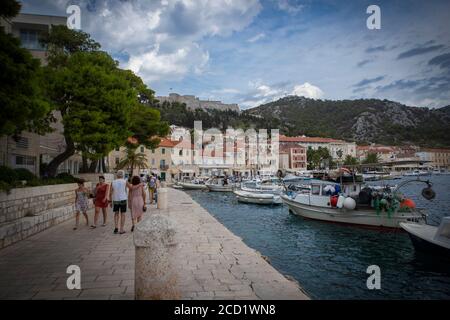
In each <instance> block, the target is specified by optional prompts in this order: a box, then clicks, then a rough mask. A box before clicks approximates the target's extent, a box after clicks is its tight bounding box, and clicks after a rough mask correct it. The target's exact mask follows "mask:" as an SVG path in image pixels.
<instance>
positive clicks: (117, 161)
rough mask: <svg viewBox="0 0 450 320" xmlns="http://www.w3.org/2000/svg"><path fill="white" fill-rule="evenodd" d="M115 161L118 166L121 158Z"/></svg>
mask: <svg viewBox="0 0 450 320" xmlns="http://www.w3.org/2000/svg"><path fill="white" fill-rule="evenodd" d="M115 163H116V166H117V165H119V163H120V158H116V161H115Z"/></svg>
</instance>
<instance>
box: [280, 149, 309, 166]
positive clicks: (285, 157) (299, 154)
mask: <svg viewBox="0 0 450 320" xmlns="http://www.w3.org/2000/svg"><path fill="white" fill-rule="evenodd" d="M306 150H307V149H306V147H303V146H296V147H291V146H286V145H285V146H282V147H280V152H279V154H280V165H279V167H280V169H289V170H293V171H303V170H306V169H307V164H308V162H307V155H306Z"/></svg>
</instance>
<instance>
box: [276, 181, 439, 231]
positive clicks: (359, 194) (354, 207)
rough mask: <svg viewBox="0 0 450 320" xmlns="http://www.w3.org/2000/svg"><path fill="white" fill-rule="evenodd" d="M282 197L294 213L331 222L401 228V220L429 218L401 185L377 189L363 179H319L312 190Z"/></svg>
mask: <svg viewBox="0 0 450 320" xmlns="http://www.w3.org/2000/svg"><path fill="white" fill-rule="evenodd" d="M412 181H421V180H412ZM422 182H423V181H422ZM430 190H431V189H430ZM427 192H428V191H427ZM431 192H433V191H432V190H431ZM433 193H434V192H433ZM422 194H424V193H422ZM425 194H426V195H427V193H425ZM430 197H434V195H433V196H430ZM281 198H282V200H283V203H285V204H286V205H287V206H288V207H289V210H290V212H292V213H294V214H296V215H300V216H302V217H305V218H309V219H316V220H323V221H328V222H338V223H347V224H356V225H366V226H375V227H387V228H399V227H400V222H415V223H424V222H425V217H426V215H425V213H424V212H422V210H421V209H416V208H415V206H414V205H411V203H413V202H412V200H410V199H404V197H403V196H402V195H401V194H400V193H398V188H397V189H395V190H394V191H392V190H388V189H385V190H382V191H376V190H372V189H371V188H370V187H366V186H364V185H363V184H362V183H360V182H346V183H342V184H339V183H337V182H332V181H320V180H315V181H312V182H311V189H310V190H308V189H303V190H301V191H300V192H296V191H291V190H290V191H288V192H287V193H286V194H283V195H282V196H281Z"/></svg>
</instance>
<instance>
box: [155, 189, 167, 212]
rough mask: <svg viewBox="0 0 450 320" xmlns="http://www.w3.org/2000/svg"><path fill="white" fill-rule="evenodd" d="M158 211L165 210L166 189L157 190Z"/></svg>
mask: <svg viewBox="0 0 450 320" xmlns="http://www.w3.org/2000/svg"><path fill="white" fill-rule="evenodd" d="M157 207H158V209H167V188H160V189H158V204H157Z"/></svg>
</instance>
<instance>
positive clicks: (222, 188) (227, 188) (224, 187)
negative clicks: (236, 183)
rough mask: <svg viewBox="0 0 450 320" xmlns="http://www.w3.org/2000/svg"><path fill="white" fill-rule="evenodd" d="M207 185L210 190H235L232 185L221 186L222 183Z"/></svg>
mask: <svg viewBox="0 0 450 320" xmlns="http://www.w3.org/2000/svg"><path fill="white" fill-rule="evenodd" d="M206 187H207V188H208V190H209V191H212V192H232V191H233V186H232V185H228V186H221V185H214V184H207V185H206Z"/></svg>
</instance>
